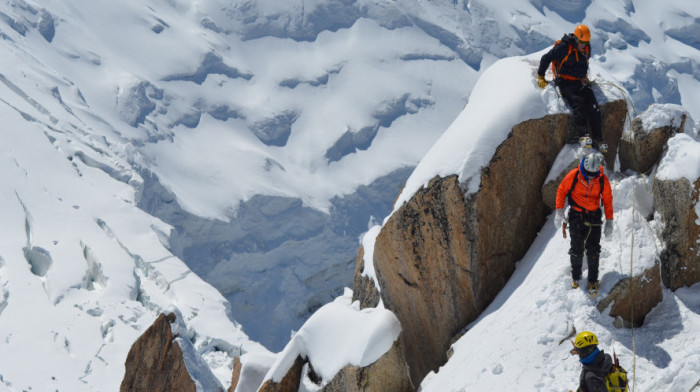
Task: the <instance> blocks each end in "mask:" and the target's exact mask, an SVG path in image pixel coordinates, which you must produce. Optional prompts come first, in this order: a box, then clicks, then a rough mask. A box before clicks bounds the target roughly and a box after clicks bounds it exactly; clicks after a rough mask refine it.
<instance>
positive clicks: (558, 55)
mask: <svg viewBox="0 0 700 392" xmlns="http://www.w3.org/2000/svg"><path fill="white" fill-rule="evenodd" d="M569 45H571V54H569ZM567 54H568V55H569V57H568V58H567V59H566V62H564V63H563V64H561V67H560V68H559V74H561V75H569V76H572V77H574V78H577V79H583V78H585V77H586V75H587V74H588V57H589V56H590V45H589V46H588V52H586V51H580V50H578V41H577V40H576V37H575V36H574V35H573V34H567V35H565V36H564V37H562V39H561V42H559V43H558V44H557V45H555V46H554V47H553V48H552V49H551V50H550V51H549V52H547V53H545V54H544V55H543V56H542V59H541V60H540V67H539V68H538V69H537V74H538V75H540V76H544V74H545V72H547V67H549V64H551V63H552V61H558V62H561V61H562V60H563V59H564V58H565V57H566V55H567Z"/></svg>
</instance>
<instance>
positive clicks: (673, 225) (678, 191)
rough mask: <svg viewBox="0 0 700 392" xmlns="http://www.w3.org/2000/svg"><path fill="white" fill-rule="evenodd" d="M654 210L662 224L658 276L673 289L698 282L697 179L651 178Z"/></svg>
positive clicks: (699, 263)
mask: <svg viewBox="0 0 700 392" xmlns="http://www.w3.org/2000/svg"><path fill="white" fill-rule="evenodd" d="M653 191H654V209H655V211H656V212H657V213H658V214H659V215H660V216H661V220H662V222H663V223H664V225H663V230H662V233H661V239H662V241H663V243H664V245H665V246H664V249H663V250H662V251H661V254H660V259H661V279H662V281H663V283H664V285H665V286H666V287H668V288H669V289H671V290H676V289H678V288H680V287H684V286H691V285H693V284H695V283H697V282H700V225H699V224H698V222H700V218H698V215H697V209H696V208H695V206H696V205H697V203H698V199H699V195H700V178H698V179H696V180H695V182H694V183H693V184H691V183H690V181H689V180H688V179H686V178H680V179H676V180H664V179H658V178H657V179H656V180H655V181H654V187H653Z"/></svg>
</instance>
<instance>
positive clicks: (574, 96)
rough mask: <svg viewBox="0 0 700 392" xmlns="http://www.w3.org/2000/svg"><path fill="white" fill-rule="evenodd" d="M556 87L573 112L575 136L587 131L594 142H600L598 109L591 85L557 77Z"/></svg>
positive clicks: (600, 132)
mask: <svg viewBox="0 0 700 392" xmlns="http://www.w3.org/2000/svg"><path fill="white" fill-rule="evenodd" d="M557 87H559V92H560V93H561V96H562V98H564V102H566V104H567V105H569V107H570V108H571V111H572V112H573V115H574V128H575V132H576V135H575V136H578V137H581V136H584V135H585V134H587V133H589V134H590V135H591V138H592V139H593V140H594V141H595V142H602V141H603V133H602V131H601V119H600V109H599V108H598V100H597V99H596V98H595V94H594V93H593V89H591V86H589V85H588V84H584V83H581V82H580V81H577V80H563V79H558V80H557ZM588 123H590V124H591V131H590V132H588Z"/></svg>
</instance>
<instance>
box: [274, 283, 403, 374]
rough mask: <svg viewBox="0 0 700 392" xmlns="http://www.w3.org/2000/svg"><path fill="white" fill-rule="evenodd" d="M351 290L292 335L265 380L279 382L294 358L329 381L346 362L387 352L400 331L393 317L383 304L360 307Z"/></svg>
mask: <svg viewBox="0 0 700 392" xmlns="http://www.w3.org/2000/svg"><path fill="white" fill-rule="evenodd" d="M351 300H352V292H351V291H350V290H346V292H345V295H344V296H342V297H338V298H337V299H336V300H335V301H333V302H331V303H329V304H326V305H325V306H323V307H322V308H320V309H319V310H318V311H316V312H315V313H314V314H313V315H312V316H311V317H310V318H309V320H308V321H307V322H306V323H305V324H304V325H303V326H302V328H301V329H300V330H299V331H298V332H297V333H295V334H294V336H292V339H291V340H290V342H289V344H288V345H287V347H285V349H284V350H283V351H282V352H281V353H280V354H279V355H278V357H277V359H276V360H275V363H273V364H272V366H271V368H270V370H269V371H268V373H267V375H266V376H265V379H271V380H273V381H275V382H280V381H281V380H282V378H283V377H284V376H285V375H286V374H287V372H288V370H289V368H290V367H291V366H292V364H293V363H294V360H296V358H297V357H301V358H303V359H308V360H309V362H310V363H311V365H312V366H313V368H314V370H315V371H316V373H317V374H318V375H319V376H321V377H322V378H323V379H324V380H330V379H331V378H333V376H334V375H335V374H336V373H337V372H338V371H340V369H342V368H343V367H345V366H347V365H353V366H358V367H364V366H368V365H370V364H372V363H374V362H375V361H376V360H378V359H379V358H380V357H381V356H382V355H384V353H386V352H387V351H389V349H390V348H391V346H392V345H393V343H394V341H396V339H397V338H398V336H399V333H401V325H400V323H399V320H398V319H397V318H396V316H395V315H394V314H393V313H392V312H390V311H388V310H386V309H384V308H383V307H377V308H367V309H362V310H360V309H359V303H358V302H355V303H352V302H351Z"/></svg>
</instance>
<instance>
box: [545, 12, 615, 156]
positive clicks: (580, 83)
mask: <svg viewBox="0 0 700 392" xmlns="http://www.w3.org/2000/svg"><path fill="white" fill-rule="evenodd" d="M590 40H591V32H590V30H589V29H588V27H586V26H585V25H578V26H576V29H575V30H574V32H573V34H566V35H564V37H563V38H562V39H561V40H558V41H557V42H556V43H555V44H554V47H553V48H552V49H551V50H550V51H548V52H547V53H545V54H544V55H543V56H542V59H541V60H540V66H539V68H538V69H537V85H538V86H539V87H540V88H545V87H546V86H547V80H545V78H544V74H545V71H546V70H547V67H548V66H549V64H550V63H552V70H553V71H554V84H555V85H556V86H557V87H559V92H560V93H561V96H562V98H564V102H566V104H567V105H569V107H571V111H572V112H573V115H574V128H575V135H573V136H572V138H571V139H570V140H569V142H578V141H579V138H581V137H583V136H585V135H587V134H589V132H588V131H587V129H588V125H587V123H588V122H590V125H591V132H590V135H591V138H592V139H593V143H592V147H593V148H596V149H597V148H598V147H599V146H601V145H602V144H603V134H602V131H601V118H600V109H599V108H598V101H597V100H596V97H595V94H594V93H593V89H592V88H591V82H590V81H589V79H588V58H589V57H590V55H591V44H590Z"/></svg>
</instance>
